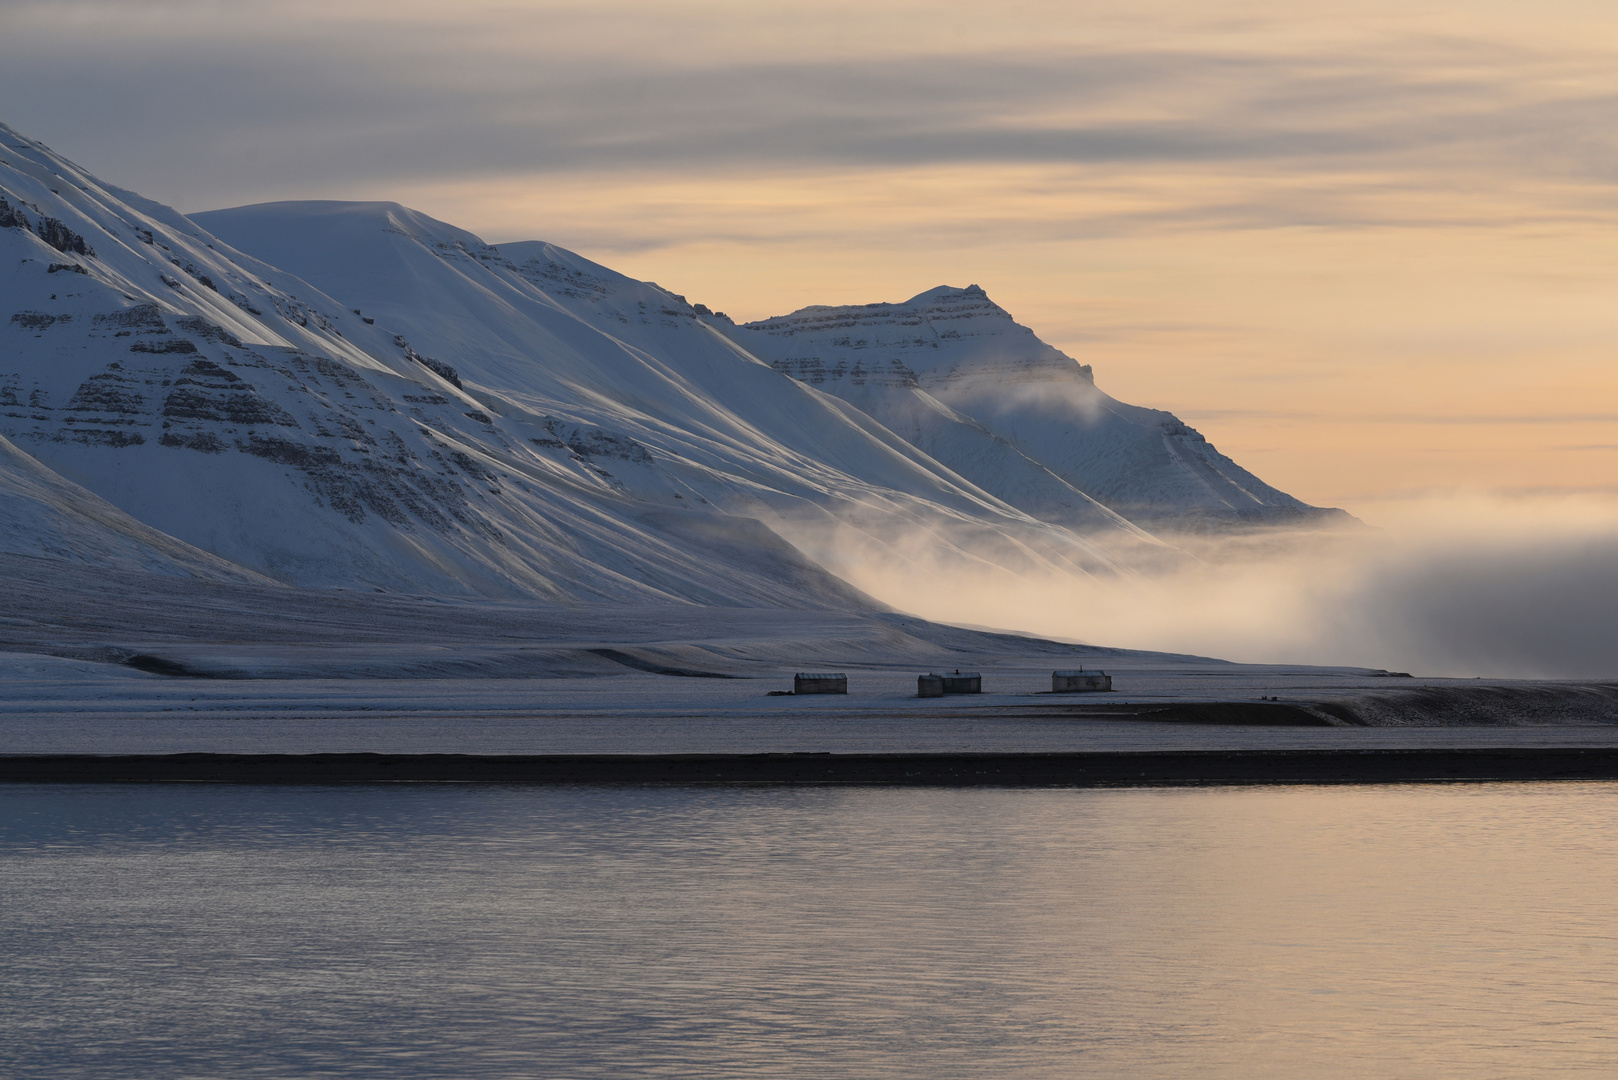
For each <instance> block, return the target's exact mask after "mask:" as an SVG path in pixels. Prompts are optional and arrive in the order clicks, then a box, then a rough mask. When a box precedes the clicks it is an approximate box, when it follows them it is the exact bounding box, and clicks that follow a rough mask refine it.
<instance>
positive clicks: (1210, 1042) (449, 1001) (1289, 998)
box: [0, 785, 1618, 1078]
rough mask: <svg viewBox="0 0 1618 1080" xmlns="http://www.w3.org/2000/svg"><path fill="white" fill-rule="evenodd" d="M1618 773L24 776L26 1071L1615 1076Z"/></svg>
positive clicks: (11, 855) (17, 952)
mask: <svg viewBox="0 0 1618 1080" xmlns="http://www.w3.org/2000/svg"><path fill="white" fill-rule="evenodd" d="M1615 818H1618V786H1613V785H1473V786H1452V787H1419V788H1399V787H1363V788H1269V789H1261V788H1248V789H1202V790H1172V791H1145V790H1143V791H993V790H968V791H931V790H891V789H872V790H840V789H829V788H821V789H763V788H754V789H736V790H724V789H660V788H589V789H553V788H507V789H488V788H464V787H453V786H434V787H407V788H364V789H353V790H343V789H330V788H293V789H253V788H221V787H178V786H151V787H134V786H132V787H101V788H71V787H19V786H11V787H4V788H0V1074H3V1075H5V1076H8V1077H24V1076H26V1077H33V1076H39V1077H47V1076H48V1077H53V1078H55V1077H75V1076H97V1077H164V1078H168V1077H191V1076H199V1077H200V1076H208V1077H216V1076H230V1077H235V1076H353V1075H372V1076H378V1077H390V1078H391V1077H504V1076H510V1077H534V1076H546V1077H550V1076H556V1077H587V1076H659V1075H667V1076H700V1077H730V1076H813V1077H837V1076H848V1077H884V1076H1018V1077H1025V1076H1026V1077H1043V1076H1062V1077H1068V1076H1076V1075H1086V1076H1109V1077H1112V1076H1121V1077H1136V1076H1141V1077H1158V1076H1161V1077H1190V1076H1196V1077H1226V1076H1228V1077H1244V1078H1246V1077H1349V1076H1353V1077H1367V1076H1375V1077H1406V1076H1408V1077H1423V1078H1426V1077H1438V1076H1465V1077H1469V1078H1470V1077H1479V1076H1502V1077H1507V1076H1510V1077H1521V1076H1533V1075H1556V1076H1565V1075H1569V1074H1578V1073H1581V1072H1588V1073H1591V1074H1598V1075H1612V1074H1613V1073H1614V1070H1615V1069H1618V1036H1615V1034H1614V1032H1615V1030H1618V1025H1615V1024H1614V1022H1613V1018H1614V1017H1615V1016H1618V887H1615V886H1618V832H1615V830H1614V829H1613V828H1612V823H1613V821H1614V820H1615Z"/></svg>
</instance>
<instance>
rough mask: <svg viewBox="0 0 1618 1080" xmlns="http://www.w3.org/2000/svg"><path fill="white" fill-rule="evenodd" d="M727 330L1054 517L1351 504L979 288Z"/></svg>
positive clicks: (1232, 519) (1212, 515) (1173, 519)
mask: <svg viewBox="0 0 1618 1080" xmlns="http://www.w3.org/2000/svg"><path fill="white" fill-rule="evenodd" d="M732 336H733V337H734V338H735V340H737V341H738V342H739V343H741V344H743V345H744V346H745V347H746V348H748V349H749V350H750V351H751V352H752V353H754V355H757V356H760V357H764V358H767V359H769V360H770V362H771V363H772V364H773V365H774V366H775V368H776V369H777V370H780V371H783V372H785V373H787V374H789V375H791V376H793V377H794V378H797V379H801V380H803V381H804V382H806V383H808V384H810V385H812V386H815V387H818V388H820V389H822V390H825V391H826V392H827V393H830V394H836V395H837V396H838V397H840V398H843V399H844V400H846V401H849V402H852V403H853V404H855V405H858V406H859V407H860V408H861V409H862V410H863V411H864V412H866V413H867V414H868V415H870V416H872V417H874V418H875V419H877V420H879V421H881V422H882V423H883V424H885V425H886V426H887V427H889V428H891V429H892V430H894V431H896V432H898V433H900V434H902V435H903V436H904V437H905V438H906V439H908V440H909V441H910V442H912V443H914V444H915V445H916V446H918V447H920V448H921V449H922V450H924V451H926V452H927V453H928V454H929V455H931V456H932V457H933V458H934V459H935V460H937V461H939V462H942V463H943V464H945V465H947V466H949V467H950V468H951V469H954V470H955V471H956V472H958V473H960V474H961V475H962V476H964V477H966V478H967V479H969V480H971V481H972V482H973V483H975V484H977V485H979V486H980V487H982V488H983V489H984V490H986V491H989V492H991V493H993V494H994V495H997V496H999V497H1000V498H1002V499H1004V500H1005V501H1007V502H1009V503H1011V504H1012V505H1013V506H1017V507H1019V508H1021V509H1023V510H1025V511H1027V512H1028V513H1030V514H1033V515H1034V516H1036V517H1040V518H1043V519H1045V520H1047V521H1059V522H1061V523H1062V524H1066V525H1076V526H1078V527H1080V528H1089V527H1091V526H1092V525H1093V523H1095V522H1096V521H1097V520H1098V514H1099V513H1105V512H1107V511H1111V512H1113V513H1116V514H1119V515H1123V516H1125V517H1127V518H1129V519H1131V520H1132V521H1135V522H1137V523H1139V524H1142V525H1145V526H1148V527H1167V528H1170V529H1183V528H1187V527H1197V528H1206V527H1210V526H1213V527H1220V526H1224V527H1229V526H1231V525H1239V524H1288V523H1294V522H1299V521H1308V520H1315V519H1321V518H1323V517H1342V516H1343V515H1342V512H1341V511H1329V510H1327V511H1322V510H1320V509H1317V508H1315V507H1312V506H1308V505H1306V504H1305V503H1303V502H1300V501H1299V500H1297V499H1295V498H1293V497H1292V496H1290V495H1288V494H1286V493H1285V492H1282V491H1278V490H1276V489H1275V488H1273V487H1271V486H1270V485H1268V484H1266V483H1264V481H1262V480H1260V479H1259V478H1258V477H1256V476H1254V475H1253V474H1252V473H1250V472H1248V471H1247V470H1246V469H1243V468H1242V467H1241V466H1240V465H1237V464H1236V463H1235V462H1234V461H1232V460H1231V459H1230V458H1228V457H1226V456H1225V455H1223V454H1221V453H1220V452H1219V451H1218V450H1216V449H1214V447H1213V446H1212V445H1210V444H1209V442H1208V440H1206V439H1204V438H1203V437H1202V436H1201V435H1200V434H1198V433H1197V432H1196V431H1195V430H1194V429H1192V428H1190V427H1188V426H1187V425H1186V424H1185V423H1183V422H1182V421H1180V420H1179V419H1178V418H1176V417H1175V416H1174V415H1173V414H1172V413H1167V412H1162V411H1160V410H1157V409H1144V408H1140V407H1138V406H1134V405H1125V404H1124V403H1123V402H1121V401H1118V400H1117V399H1115V398H1112V397H1109V396H1108V395H1107V394H1105V393H1103V392H1102V391H1101V390H1099V389H1097V388H1096V385H1095V379H1094V376H1093V374H1092V372H1091V370H1090V367H1089V365H1086V364H1080V363H1078V362H1077V361H1076V360H1074V359H1073V358H1072V357H1069V356H1067V355H1066V354H1064V353H1062V352H1060V351H1059V350H1057V349H1054V348H1052V347H1051V346H1049V345H1047V344H1045V342H1043V341H1041V340H1039V338H1038V337H1036V336H1035V335H1034V332H1033V331H1032V330H1030V329H1028V328H1027V327H1026V326H1021V325H1019V324H1018V323H1017V322H1016V321H1015V320H1013V319H1012V317H1011V315H1010V314H1008V313H1007V312H1006V311H1005V310H1004V309H1002V308H1001V307H999V306H998V305H997V304H995V303H994V302H993V301H992V300H990V299H989V298H988V296H987V295H986V294H985V293H984V291H983V290H982V289H980V288H979V287H978V286H976V285H969V286H967V287H966V288H964V289H957V288H950V287H948V286H941V287H939V288H936V289H931V290H929V291H927V292H924V293H922V294H921V295H920V296H916V297H913V298H911V299H910V300H908V301H906V302H905V303H902V304H865V305H861V306H848V307H824V306H815V307H806V308H803V309H802V310H799V311H795V312H793V313H792V314H790V315H781V316H777V317H775V318H771V319H764V320H761V321H759V322H754V323H748V324H747V325H746V326H745V327H740V328H738V329H737V330H736V331H734V332H733V335H732ZM1102 508H1105V509H1104V510H1103V509H1102Z"/></svg>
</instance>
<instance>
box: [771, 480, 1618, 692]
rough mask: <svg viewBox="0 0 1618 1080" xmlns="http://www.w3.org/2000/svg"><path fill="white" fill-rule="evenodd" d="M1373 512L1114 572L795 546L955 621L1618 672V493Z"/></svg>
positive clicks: (1459, 666)
mask: <svg viewBox="0 0 1618 1080" xmlns="http://www.w3.org/2000/svg"><path fill="white" fill-rule="evenodd" d="M1379 509H1380V511H1381V513H1380V514H1379V515H1378V517H1377V520H1378V521H1379V522H1380V523H1381V527H1373V528H1365V527H1353V526H1348V527H1327V528H1314V529H1292V530H1262V531H1255V532H1249V533H1246V534H1243V535H1236V536H1233V535H1215V534H1180V535H1174V536H1169V537H1167V539H1169V540H1170V541H1172V542H1174V543H1176V544H1177V545H1178V546H1180V547H1181V548H1182V549H1184V550H1185V551H1187V552H1189V553H1192V554H1193V555H1194V556H1195V557H1194V558H1193V559H1187V560H1184V561H1182V562H1179V563H1176V564H1174V565H1172V566H1168V565H1163V566H1159V567H1157V568H1156V569H1154V570H1151V571H1147V572H1142V573H1134V574H1122V575H1115V576H1108V577H1098V576H1081V575H1075V574H1070V573H1063V572H1057V571H1052V570H1050V569H1048V568H1038V567H1026V568H1024V569H1023V570H1022V571H1020V572H1017V573H1008V572H1006V571H1005V570H1003V569H1002V568H1000V567H997V566H994V565H992V564H991V563H990V562H989V561H988V560H971V559H961V558H956V557H951V556H950V555H949V554H945V553H943V552H942V551H941V549H940V548H939V546H938V545H937V544H936V543H935V542H934V538H932V537H931V536H929V535H927V534H925V533H921V532H917V533H913V534H910V535H907V536H903V537H890V538H888V539H887V541H886V542H884V543H882V544H872V543H870V542H869V540H868V538H866V537H862V536H859V535H857V534H854V533H852V532H843V533H841V534H839V535H837V536H828V535H825V534H817V535H814V536H812V537H811V536H804V537H802V542H804V543H805V544H806V546H808V547H809V550H813V551H817V552H819V553H820V557H821V558H822V559H823V561H824V562H826V564H827V565H830V566H833V567H835V568H836V570H837V572H838V573H839V574H840V575H842V576H843V577H844V578H846V579H847V580H849V581H850V582H852V583H853V584H855V585H857V586H859V587H860V588H862V589H864V590H865V591H867V592H869V593H870V594H871V595H873V596H876V597H878V598H879V599H881V600H884V601H886V602H888V603H890V604H893V605H895V606H896V607H900V608H903V609H905V610H909V611H913V612H915V613H917V614H920V615H923V616H926V617H927V618H931V619H937V620H940V621H945V622H954V623H958V624H964V625H976V626H986V627H994V628H1001V629H1013V630H1018V631H1023V632H1028V633H1035V634H1041V635H1046V636H1050V637H1054V638H1058V639H1062V640H1072V641H1082V642H1089V643H1097V642H1105V643H1106V644H1108V645H1115V646H1123V647H1132V648H1147V649H1160V650H1169V651H1175V652H1186V653H1194V654H1199V655H1205V656H1219V657H1223V658H1226V659H1231V660H1238V661H1246V662H1254V663H1295V664H1322V665H1337V664H1347V665H1356V666H1362V667H1369V668H1386V669H1391V670H1398V671H1411V672H1414V673H1416V674H1418V675H1442V676H1459V677H1472V676H1481V677H1485V678H1489V677H1495V678H1512V677H1520V678H1611V677H1612V676H1613V675H1614V674H1615V673H1618V500H1612V499H1610V498H1600V497H1563V496H1558V497H1538V498H1509V499H1508V498H1495V497H1488V496H1483V495H1470V496H1468V495H1456V496H1435V497H1432V498H1429V499H1424V500H1412V501H1409V502H1406V503H1403V504H1386V505H1384V506H1382V507H1380V508H1379ZM787 535H789V536H792V535H794V534H793V533H792V532H791V531H788V532H787ZM817 544H818V545H820V546H819V547H816V546H815V545H817Z"/></svg>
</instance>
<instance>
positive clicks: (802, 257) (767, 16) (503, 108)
mask: <svg viewBox="0 0 1618 1080" xmlns="http://www.w3.org/2000/svg"><path fill="white" fill-rule="evenodd" d="M0 26H3V28H4V31H3V33H0V120H3V121H4V122H6V123H9V124H11V125H12V126H13V127H16V128H17V129H18V130H20V131H22V132H24V133H25V134H27V135H29V136H31V137H33V138H37V139H40V140H42V141H43V142H45V143H47V144H49V145H51V146H52V147H54V148H55V149H57V150H59V151H61V152H62V153H65V154H66V155H68V156H69V157H71V158H73V159H75V160H76V161H78V162H79V163H80V164H82V165H84V166H86V167H88V168H89V169H91V170H92V171H94V172H95V173H97V174H98V175H100V176H101V177H102V178H103V179H105V180H107V181H109V182H111V183H114V184H119V185H122V186H125V187H129V188H133V189H135V190H138V191H140V192H141V193H143V194H145V195H148V196H150V197H152V198H156V199H159V200H162V201H164V202H168V203H171V204H173V205H175V206H177V207H178V208H179V209H181V210H202V209H211V208H216V207H220V206H228V205H235V204H240V203H244V202H255V201H264V200H271V199H285V198H387V199H397V200H399V201H401V202H406V203H409V204H411V205H413V206H416V207H418V208H420V209H422V210H425V211H427V212H428V213H431V214H434V215H435V216H438V217H441V218H444V219H446V220H449V221H452V222H454V223H455V224H457V225H461V226H463V227H466V228H469V229H472V230H473V231H475V232H478V233H480V234H481V235H483V236H484V237H485V238H486V239H488V240H491V241H494V242H500V241H504V240H514V239H527V238H543V239H548V240H553V241H555V242H558V243H561V244H564V245H566V246H569V247H572V248H575V249H577V250H580V251H582V252H583V253H585V254H587V255H589V256H591V257H594V258H597V259H599V260H601V261H603V262H606V263H608V264H610V265H613V266H615V267H616V268H618V269H621V270H623V271H625V272H627V273H631V274H635V275H637V276H641V277H646V278H650V279H653V280H657V281H659V282H661V283H662V284H664V285H666V286H668V287H670V288H673V289H675V290H676V291H678V292H681V293H684V294H686V295H688V296H690V297H691V298H693V299H700V300H703V301H705V302H707V303H709V304H710V305H712V306H715V307H718V308H721V309H724V310H727V311H729V312H730V313H731V314H732V315H735V316H737V317H739V318H753V317H760V316H763V315H767V314H775V313H780V312H782V311H785V310H790V309H792V308H795V307H798V306H801V305H803V304H807V303H827V302H866V301H873V300H896V299H902V298H904V297H906V296H909V295H911V294H913V293H916V292H920V291H922V290H923V289H926V288H929V287H931V286H933V285H937V284H941V283H949V284H955V285H965V284H969V283H973V282H976V283H978V284H981V285H983V286H984V287H985V288H986V289H988V290H989V293H990V295H991V296H992V297H993V298H994V299H996V300H997V301H999V302H1000V303H1001V304H1003V305H1004V306H1005V307H1007V308H1008V309H1010V310H1011V311H1012V313H1013V314H1014V315H1015V316H1017V317H1018V318H1019V319H1020V320H1021V321H1022V322H1024V323H1027V324H1029V325H1031V326H1033V327H1034V328H1035V330H1036V331H1038V332H1039V333H1040V334H1041V335H1042V336H1044V337H1045V338H1047V339H1048V340H1050V341H1052V342H1053V343H1055V344H1057V345H1059V346H1060V347H1062V348H1064V349H1066V350H1067V351H1068V352H1070V353H1072V354H1073V355H1075V356H1077V357H1079V358H1080V359H1082V360H1084V361H1086V362H1089V363H1092V364H1094V366H1095V368H1096V373H1097V378H1098V381H1099V382H1100V383H1101V385H1102V386H1103V387H1104V388H1105V389H1108V390H1110V391H1111V392H1113V393H1115V394H1117V395H1118V396H1120V397H1123V398H1125V399H1126V400H1129V401H1132V402H1135V403H1139V404H1147V405H1156V406H1159V407H1164V408H1169V409H1173V410H1174V411H1176V412H1179V413H1180V414H1181V415H1182V416H1184V417H1185V418H1186V419H1188V420H1190V421H1191V422H1192V423H1194V424H1196V425H1197V426H1198V427H1199V428H1201V429H1202V430H1203V431H1204V432H1205V433H1206V434H1207V435H1208V436H1209V437H1210V438H1211V439H1212V440H1213V441H1214V442H1215V443H1216V445H1218V446H1219V447H1220V448H1221V449H1222V450H1224V451H1226V452H1228V453H1231V454H1232V455H1233V456H1235V457H1236V458H1237V459H1238V460H1240V461H1242V462H1243V463H1244V464H1247V465H1249V466H1250V467H1252V468H1254V469H1255V471H1257V472H1259V473H1260V475H1262V476H1264V477H1265V478H1266V479H1268V480H1270V481H1272V482H1274V483H1276V484H1278V485H1279V486H1281V487H1283V488H1285V489H1287V490H1289V491H1292V492H1294V493H1296V494H1298V495H1299V496H1301V497H1303V498H1306V499H1308V500H1310V501H1313V502H1325V503H1334V504H1337V505H1349V506H1350V507H1351V508H1355V507H1359V508H1361V509H1363V508H1364V507H1367V506H1371V505H1373V504H1374V503H1375V502H1376V501H1377V500H1379V499H1385V498H1389V497H1394V496H1398V495H1401V494H1409V493H1414V492H1419V491H1423V490H1427V489H1430V488H1448V487H1457V486H1459V487H1489V488H1502V489H1518V490H1521V489H1551V490H1566V489H1608V490H1611V489H1614V488H1615V487H1618V274H1615V271H1618V227H1615V226H1618V62H1615V61H1618V6H1615V5H1613V4H1611V3H1610V2H1606V3H1586V2H1580V0H1543V2H1541V3H1538V4H1535V5H1529V4H1527V3H1523V2H1516V3H1509V4H1508V3H1499V2H1489V0H1469V2H1461V0H1453V2H1435V3H1411V2H1401V3H1378V2H1376V0H1361V2H1356V3H1309V2H1308V0H1294V2H1289V3H1255V2H1248V0H1231V2H1225V3H1220V4H1217V5H1209V4H1207V3H1194V2H1186V3H1180V2H1173V0H1163V2H1157V3H1151V2H1142V0H1105V2H1096V3H1089V4H1085V3H1073V2H1064V3H1009V4H1008V3H997V4H993V5H988V4H982V3H971V4H966V3H947V2H930V3H925V4H923V3H908V2H900V3H894V2H885V0H865V2H862V3H814V4H792V3H784V4H774V5H759V4H740V3H737V4H730V3H708V4H700V3H698V4H669V3H656V4H653V3H641V2H624V3H612V2H597V3H579V4H558V3H518V2H504V3H478V2H463V3H453V4H451V3H442V2H438V3H433V4H426V3H419V4H418V3H386V4H381V3H378V4H369V3H347V4H344V3H332V2H326V3H310V2H301V0H262V2H260V3H257V4H252V5H246V4H241V3H226V2H217V3H216V2H190V3H185V2H181V3H142V2H139V0H120V2H117V3H72V2H61V0H53V2H50V3H6V2H0Z"/></svg>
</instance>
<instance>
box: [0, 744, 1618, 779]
mask: <svg viewBox="0 0 1618 1080" xmlns="http://www.w3.org/2000/svg"><path fill="white" fill-rule="evenodd" d="M1615 779H1618V747H1599V748H1564V747H1555V748H1552V747H1536V748H1527V749H1500V748H1479V749H1461V750H1456V749H1397V750H1190V751H1186V750H1162V751H1138V752H1089V753H1055V754H1048V753H1047V754H998V753H995V754H991V753H982V754H808V753H806V754H568V755H551V754H547V755H507V754H119V755H92V754H16V755H6V756H0V782H9V783H65V784H108V783H209V784H390V783H484V784H887V785H912V786H933V787H973V786H990V787H1158V786H1175V785H1187V784H1365V783H1442V782H1454V781H1487V780H1615Z"/></svg>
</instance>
